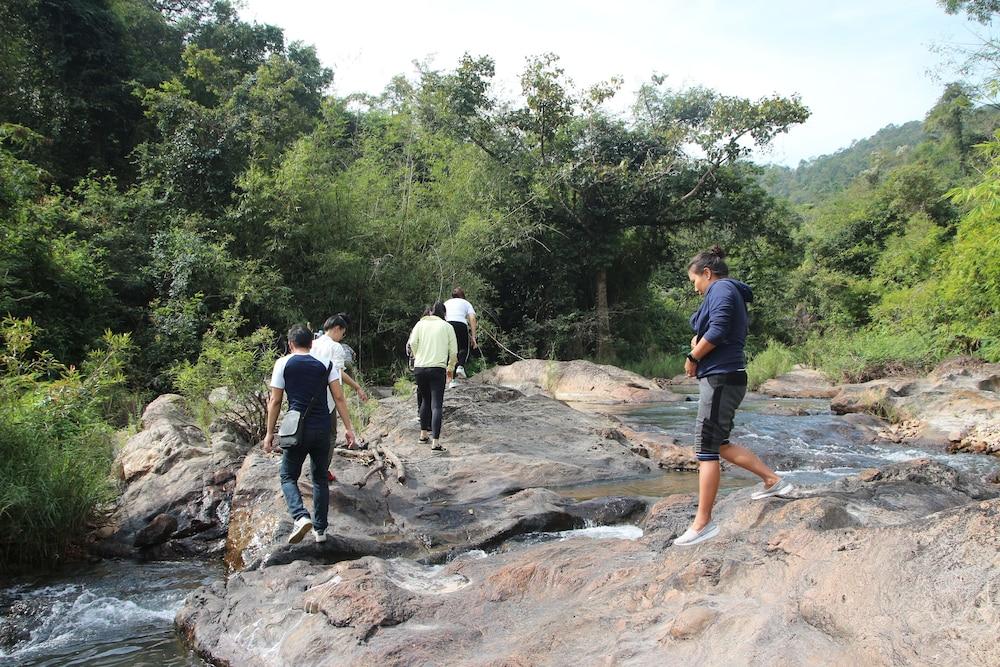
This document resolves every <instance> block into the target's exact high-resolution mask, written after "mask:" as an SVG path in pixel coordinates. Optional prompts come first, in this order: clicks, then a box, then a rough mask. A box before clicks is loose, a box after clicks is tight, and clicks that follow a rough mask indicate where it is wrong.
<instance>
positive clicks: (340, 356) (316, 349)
mask: <svg viewBox="0 0 1000 667" xmlns="http://www.w3.org/2000/svg"><path fill="white" fill-rule="evenodd" d="M309 352H310V354H312V356H314V357H316V358H317V359H319V360H320V361H332V362H333V365H334V366H335V367H336V368H337V370H341V371H342V370H344V368H345V367H346V366H347V354H346V353H345V352H344V346H343V345H341V344H340V343H338V342H337V341H335V340H334V339H332V338H330V337H329V336H328V335H326V334H323V335H322V336H320V337H319V338H316V339H314V340H313V344H312V349H311V350H310V351H309Z"/></svg>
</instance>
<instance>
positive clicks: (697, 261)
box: [688, 245, 729, 278]
mask: <svg viewBox="0 0 1000 667" xmlns="http://www.w3.org/2000/svg"><path fill="white" fill-rule="evenodd" d="M725 257H726V251H725V250H723V249H722V248H720V247H719V246H717V245H714V246H712V247H711V248H709V249H708V250H703V251H701V252H699V253H698V254H697V255H695V256H694V257H692V258H691V261H690V262H689V263H688V271H690V272H691V273H701V272H702V271H704V270H705V269H706V268H707V269H709V270H711V271H712V273H713V274H715V275H717V276H719V277H720V278H725V277H726V276H728V275H729V265H728V264H726V262H725V261H723V260H724V259H725Z"/></svg>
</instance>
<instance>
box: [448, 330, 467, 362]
mask: <svg viewBox="0 0 1000 667" xmlns="http://www.w3.org/2000/svg"><path fill="white" fill-rule="evenodd" d="M448 324H450V325H451V326H452V328H453V329H454V330H455V338H456V339H457V340H458V365H459V366H465V365H466V364H467V363H469V355H470V354H471V353H472V348H471V347H470V346H469V325H468V324H466V323H465V322H448Z"/></svg>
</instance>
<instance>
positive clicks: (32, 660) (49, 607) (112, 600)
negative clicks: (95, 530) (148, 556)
mask: <svg viewBox="0 0 1000 667" xmlns="http://www.w3.org/2000/svg"><path fill="white" fill-rule="evenodd" d="M221 577H222V567H221V564H215V563H204V562H198V561H185V562H160V563H136V562H131V561H110V560H109V561H102V562H100V563H98V564H96V565H93V564H91V565H87V566H84V565H79V566H75V567H73V568H71V569H67V570H65V571H62V572H60V573H59V574H58V575H38V576H33V577H27V578H21V579H15V580H14V581H8V582H6V583H5V584H4V585H3V587H2V588H0V664H2V665H32V666H37V667H42V666H45V667H68V666H70V665H88V666H99V667H112V666H114V667H118V666H124V665H129V666H132V667H139V666H142V667H147V666H148V667H182V666H183V667H189V666H195V665H197V666H199V667H200V666H202V665H206V664H207V663H205V662H204V661H202V660H201V659H200V658H198V657H197V656H195V655H194V654H193V653H192V652H191V651H190V650H189V649H187V648H186V647H185V646H184V644H183V642H181V640H180V638H179V637H178V636H177V635H176V633H175V632H174V615H175V614H176V613H177V610H178V609H180V606H181V603H182V602H183V601H184V598H185V596H187V594H188V593H190V592H191V591H192V590H193V589H195V588H198V587H199V586H202V585H204V584H207V583H211V582H213V581H217V580H218V579H219V578H221ZM11 639H16V640H17V641H16V642H14V643H13V645H11V641H10V640H11ZM3 640H7V641H3Z"/></svg>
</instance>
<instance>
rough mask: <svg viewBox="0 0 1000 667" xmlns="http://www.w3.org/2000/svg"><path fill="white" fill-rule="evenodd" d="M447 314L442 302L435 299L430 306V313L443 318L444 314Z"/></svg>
mask: <svg viewBox="0 0 1000 667" xmlns="http://www.w3.org/2000/svg"><path fill="white" fill-rule="evenodd" d="M447 314H448V310H447V309H446V308H445V307H444V304H443V303H441V302H440V301H435V302H434V305H433V306H431V315H437V316H438V317H440V318H441V319H442V320H443V319H444V318H445V315H447Z"/></svg>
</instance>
